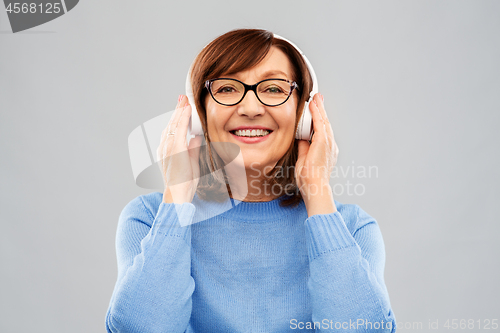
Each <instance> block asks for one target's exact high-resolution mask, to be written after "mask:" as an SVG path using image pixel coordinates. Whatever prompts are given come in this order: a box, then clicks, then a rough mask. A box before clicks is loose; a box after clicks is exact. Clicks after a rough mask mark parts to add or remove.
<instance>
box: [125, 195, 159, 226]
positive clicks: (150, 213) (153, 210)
mask: <svg viewBox="0 0 500 333" xmlns="http://www.w3.org/2000/svg"><path fill="white" fill-rule="evenodd" d="M162 200H163V195H162V193H160V192H153V193H148V194H144V195H139V196H138V197H135V198H134V199H132V200H131V201H129V203H127V205H126V206H125V207H124V208H123V210H122V212H121V214H120V218H119V220H120V223H123V222H125V221H130V220H134V221H137V222H142V223H144V224H147V225H148V226H150V227H151V225H152V224H153V221H154V218H155V216H156V214H157V212H158V209H159V207H160V204H161V202H162Z"/></svg>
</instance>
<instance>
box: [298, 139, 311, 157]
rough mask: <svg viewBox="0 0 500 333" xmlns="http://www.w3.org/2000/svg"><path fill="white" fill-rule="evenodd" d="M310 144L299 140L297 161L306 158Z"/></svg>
mask: <svg viewBox="0 0 500 333" xmlns="http://www.w3.org/2000/svg"><path fill="white" fill-rule="evenodd" d="M309 147H310V144H309V142H308V141H306V140H299V144H298V154H297V160H300V159H302V158H305V157H306V156H307V152H308V151H309Z"/></svg>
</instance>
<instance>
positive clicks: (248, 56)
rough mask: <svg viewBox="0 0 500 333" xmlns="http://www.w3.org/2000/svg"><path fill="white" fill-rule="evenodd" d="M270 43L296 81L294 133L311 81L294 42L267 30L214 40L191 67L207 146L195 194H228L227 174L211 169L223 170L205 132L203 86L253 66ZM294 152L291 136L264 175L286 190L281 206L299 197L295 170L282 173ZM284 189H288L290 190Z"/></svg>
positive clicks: (293, 204)
mask: <svg viewBox="0 0 500 333" xmlns="http://www.w3.org/2000/svg"><path fill="white" fill-rule="evenodd" d="M272 46H275V47H277V48H278V49H280V50H281V51H283V53H285V55H286V56H287V57H288V59H289V60H290V63H291V66H292V80H293V81H295V82H297V84H298V89H297V92H298V93H299V101H298V104H297V111H296V117H295V118H296V119H295V127H294V134H295V133H296V131H297V126H298V121H299V119H300V117H301V116H302V112H303V109H304V105H305V102H306V101H307V100H308V99H309V94H310V92H311V90H312V85H313V84H312V78H311V74H310V73H309V70H308V67H307V64H306V63H305V61H304V58H303V57H302V55H301V54H300V53H299V51H297V49H296V48H295V47H294V46H293V45H291V44H290V43H288V42H287V41H285V40H283V39H280V38H275V37H274V35H273V33H272V32H270V31H267V30H262V29H236V30H232V31H229V32H227V33H225V34H223V35H221V36H219V37H217V38H216V39H214V40H213V41H212V42H211V43H209V44H208V45H207V46H205V47H204V48H203V50H202V51H201V52H200V53H199V54H198V56H197V57H196V59H195V60H194V63H193V66H192V70H191V83H192V89H193V96H194V103H195V106H196V110H197V112H198V115H199V116H200V120H201V124H202V127H203V131H204V133H205V141H206V143H207V148H208V149H201V150H200V159H199V162H200V174H201V175H207V176H206V177H202V178H201V179H200V181H199V184H198V188H197V194H198V196H199V197H200V198H202V199H204V200H215V201H223V200H224V198H226V193H229V194H231V189H230V187H229V186H228V179H227V176H226V174H225V173H224V172H222V173H217V172H214V171H215V170H219V169H222V170H223V168H222V166H223V163H222V159H221V158H220V157H219V156H217V153H216V152H214V153H212V149H211V148H210V139H209V136H208V135H207V133H208V128H207V113H206V109H205V99H206V97H207V95H208V91H207V89H205V81H206V80H209V79H215V78H218V77H221V76H223V75H231V74H235V73H238V72H241V71H244V70H247V69H250V68H252V67H254V66H256V65H257V64H259V63H260V62H261V61H262V60H263V59H264V58H265V57H266V55H267V54H268V53H269V50H270V49H271V47H272ZM297 155H298V140H295V135H294V137H293V138H292V139H291V141H290V144H289V147H288V150H287V152H286V153H285V154H284V155H283V156H282V157H281V158H280V160H279V161H278V162H277V163H276V166H275V167H274V168H273V169H272V170H270V171H269V172H268V173H267V174H266V175H265V176H266V177H267V179H269V181H270V183H269V184H270V185H271V186H273V187H272V188H274V185H275V184H278V185H279V188H280V191H281V192H280V193H283V190H284V189H285V191H284V192H285V194H286V195H287V196H288V197H287V198H285V199H284V200H282V201H281V202H280V205H281V206H283V207H287V206H291V207H296V206H297V205H298V204H299V203H300V201H301V200H302V195H301V193H300V191H299V189H298V187H297V182H296V179H295V175H294V172H291V173H289V172H286V174H284V173H283V172H282V170H283V169H286V170H287V171H288V170H289V169H290V168H292V170H294V168H295V163H296V162H297ZM221 174H222V176H221ZM287 189H291V191H288V190H287ZM289 192H292V193H289Z"/></svg>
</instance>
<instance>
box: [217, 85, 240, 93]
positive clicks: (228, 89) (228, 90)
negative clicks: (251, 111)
mask: <svg viewBox="0 0 500 333" xmlns="http://www.w3.org/2000/svg"><path fill="white" fill-rule="evenodd" d="M233 92H236V89H234V87H229V86H226V87H220V88H219V89H218V90H217V93H222V94H229V93H233Z"/></svg>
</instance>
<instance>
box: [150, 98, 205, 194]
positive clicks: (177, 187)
mask: <svg viewBox="0 0 500 333" xmlns="http://www.w3.org/2000/svg"><path fill="white" fill-rule="evenodd" d="M190 117H191V106H190V105H189V102H188V98H187V96H185V95H180V96H179V100H178V102H177V106H176V108H175V112H174V114H173V115H172V118H171V119H170V121H169V123H168V126H167V128H165V130H163V132H162V135H161V142H160V146H159V147H158V150H157V151H156V153H157V156H158V160H159V162H160V163H161V170H162V175H163V182H164V185H165V192H164V193H163V202H165V203H179V204H180V203H184V202H191V201H192V200H193V197H194V194H195V192H196V188H197V186H198V182H199V179H200V165H199V161H198V158H199V156H200V146H201V142H202V140H203V137H202V136H198V135H197V136H195V137H194V138H191V140H190V142H189V147H188V146H187V141H186V135H187V130H188V125H189V118H190ZM174 132H175V134H174V135H171V134H170V135H169V134H168V133H174Z"/></svg>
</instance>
